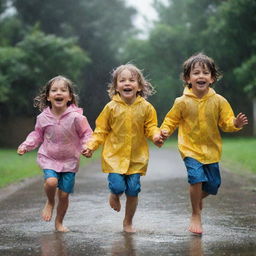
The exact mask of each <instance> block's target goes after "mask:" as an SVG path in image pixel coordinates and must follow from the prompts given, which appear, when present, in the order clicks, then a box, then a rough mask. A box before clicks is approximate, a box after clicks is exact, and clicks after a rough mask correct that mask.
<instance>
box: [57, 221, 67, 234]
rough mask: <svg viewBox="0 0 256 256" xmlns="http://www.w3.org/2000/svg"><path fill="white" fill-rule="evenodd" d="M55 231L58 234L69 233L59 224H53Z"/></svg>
mask: <svg viewBox="0 0 256 256" xmlns="http://www.w3.org/2000/svg"><path fill="white" fill-rule="evenodd" d="M55 229H56V231H58V232H69V231H70V230H69V229H68V228H67V227H65V226H63V225H62V224H61V223H56V222H55Z"/></svg>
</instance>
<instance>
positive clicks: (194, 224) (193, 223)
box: [188, 215, 203, 235]
mask: <svg viewBox="0 0 256 256" xmlns="http://www.w3.org/2000/svg"><path fill="white" fill-rule="evenodd" d="M188 230H189V231H190V232H192V233H193V234H197V235H201V234H202V233H203V228H202V224H201V216H200V215H192V216H191V220H190V225H189V227H188Z"/></svg>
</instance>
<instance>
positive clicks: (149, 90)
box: [107, 63, 155, 99]
mask: <svg viewBox="0 0 256 256" xmlns="http://www.w3.org/2000/svg"><path fill="white" fill-rule="evenodd" d="M125 69H127V70H129V71H130V72H131V73H132V75H134V76H136V78H137V79H138V83H139V87H140V89H141V91H139V92H138V95H140V96H141V97H143V98H145V99H146V98H148V96H150V95H153V94H154V93H155V89H154V87H153V86H152V85H151V83H150V82H149V81H147V80H146V79H145V77H144V76H143V74H142V71H141V70H140V69H138V68H137V67H136V66H135V65H133V64H130V63H128V64H125V65H121V66H119V67H117V68H116V69H114V70H113V72H112V74H111V75H112V80H111V82H110V83H109V84H108V90H107V91H108V95H109V97H110V98H111V99H112V97H113V96H114V95H115V94H117V93H118V92H117V91H116V87H117V78H118V76H119V75H120V74H121V72H122V71H124V70H125Z"/></svg>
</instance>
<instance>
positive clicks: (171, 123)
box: [160, 99, 182, 136]
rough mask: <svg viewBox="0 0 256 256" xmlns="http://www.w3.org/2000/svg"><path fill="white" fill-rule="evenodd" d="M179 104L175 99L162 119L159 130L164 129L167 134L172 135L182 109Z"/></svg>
mask: <svg viewBox="0 0 256 256" xmlns="http://www.w3.org/2000/svg"><path fill="white" fill-rule="evenodd" d="M181 105H182V104H181V103H180V102H179V101H178V100H177V99H176V100H175V102H174V104H173V107H172V108H171V109H170V111H169V112H168V113H167V115H166V116H165V118H164V121H163V123H162V125H161V127H160V129H161V130H166V131H167V132H168V135H169V136H170V135H172V133H173V132H174V131H175V129H176V128H177V127H178V125H179V123H180V120H181V109H182V106H181Z"/></svg>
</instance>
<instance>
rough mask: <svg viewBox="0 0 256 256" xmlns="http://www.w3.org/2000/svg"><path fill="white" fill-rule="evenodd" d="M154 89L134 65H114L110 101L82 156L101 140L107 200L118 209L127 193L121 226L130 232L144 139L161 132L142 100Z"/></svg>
mask: <svg viewBox="0 0 256 256" xmlns="http://www.w3.org/2000/svg"><path fill="white" fill-rule="evenodd" d="M153 92H154V90H153V87H152V85H151V84H150V83H149V82H148V81H146V80H145V78H144V76H143V74H142V72H141V71H140V70H139V69H138V68H137V67H135V66H134V65H132V64H126V65H121V66H119V67H118V68H116V69H115V70H114V71H113V73H112V82H111V83H110V84H109V90H108V93H109V96H110V98H111V101H110V102H109V103H108V104H107V105H106V106H105V107H104V109H103V110H102V112H101V113H100V115H99V116H98V118H97V120H96V128H95V130H94V133H93V136H92V139H91V140H90V141H89V142H88V143H87V144H86V145H85V146H84V151H83V155H84V156H86V157H90V156H91V155H92V152H93V151H94V150H96V149H97V148H98V147H99V146H100V145H101V144H103V151H102V168H103V172H105V173H108V182H109V189H110V192H111V193H110V197H109V203H110V206H111V207H112V208H113V209H114V210H115V211H118V212H119V211H120V209H121V204H120V196H121V195H122V194H123V193H125V194H126V209H125V217H124V220H123V230H124V231H125V232H129V233H133V232H135V229H134V228H133V226H132V220H133V216H134V214H135V211H136V207H137V204H138V193H139V192H140V190H141V185H140V176H141V175H145V174H146V171H147V165H148V159H149V152H148V143H147V140H146V139H147V138H149V139H151V140H152V141H154V140H157V139H158V137H159V133H160V130H159V128H157V115H156V111H155V109H154V107H153V106H152V105H151V104H150V103H149V102H148V101H146V100H145V98H147V97H148V96H149V95H152V94H153ZM156 135H157V136H156ZM155 143H156V144H157V142H155Z"/></svg>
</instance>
